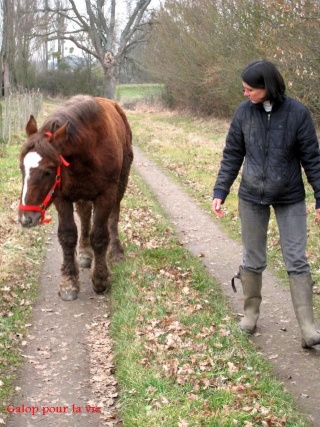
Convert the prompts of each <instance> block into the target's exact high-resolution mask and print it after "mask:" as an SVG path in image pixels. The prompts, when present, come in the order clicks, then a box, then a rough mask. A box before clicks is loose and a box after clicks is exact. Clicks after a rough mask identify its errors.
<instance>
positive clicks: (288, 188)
mask: <svg viewBox="0 0 320 427" xmlns="http://www.w3.org/2000/svg"><path fill="white" fill-rule="evenodd" d="M242 164H243V169H242V177H241V183H240V187H239V197H241V198H242V199H245V200H248V201H251V202H254V203H261V204H275V203H295V202H299V201H301V200H303V199H304V198H305V190H304V185H303V181H302V172H301V166H302V167H303V169H304V171H305V173H306V176H307V179H308V181H309V183H310V184H311V186H312V188H313V191H314V195H315V199H316V207H317V208H320V151H319V144H318V140H317V136H316V132H315V128H314V125H313V122H312V119H311V116H310V114H309V112H308V110H307V108H306V107H305V106H304V105H303V104H301V103H300V102H298V101H296V100H294V99H292V98H289V97H288V96H284V97H283V102H281V103H279V104H278V105H274V106H273V109H272V111H271V113H267V112H266V111H265V110H264V108H263V105H262V104H252V103H251V102H250V101H245V102H243V103H241V104H240V106H239V107H238V109H237V111H236V113H235V115H234V117H233V120H232V122H231V126H230V129H229V133H228V136H227V140H226V146H225V148H224V151H223V159H222V162H221V166H220V170H219V173H218V177H217V180H216V183H215V186H214V197H217V198H220V199H222V200H223V201H224V200H225V198H226V197H227V195H228V193H229V191H230V187H231V186H232V184H233V182H234V180H235V179H236V177H237V175H238V173H239V171H240V168H241V166H242Z"/></svg>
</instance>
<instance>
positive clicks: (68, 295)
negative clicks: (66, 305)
mask: <svg viewBox="0 0 320 427" xmlns="http://www.w3.org/2000/svg"><path fill="white" fill-rule="evenodd" d="M59 296H60V298H61V299H62V300H63V301H74V300H76V299H77V298H78V292H77V291H75V290H68V291H59Z"/></svg>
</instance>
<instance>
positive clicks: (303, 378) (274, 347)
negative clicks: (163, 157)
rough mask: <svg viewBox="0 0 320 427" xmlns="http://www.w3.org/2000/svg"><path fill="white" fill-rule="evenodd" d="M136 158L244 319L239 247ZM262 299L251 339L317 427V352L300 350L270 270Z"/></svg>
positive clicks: (286, 296) (285, 298)
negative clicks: (233, 285)
mask: <svg viewBox="0 0 320 427" xmlns="http://www.w3.org/2000/svg"><path fill="white" fill-rule="evenodd" d="M134 155H135V160H134V167H135V169H136V170H137V172H138V173H139V175H140V176H141V177H142V179H143V180H144V181H145V182H146V183H147V184H148V185H149V186H150V188H151V189H152V191H153V193H154V194H155V195H156V197H157V198H158V200H159V202H160V203H161V205H162V206H163V208H164V209H165V210H166V212H167V213H168V214H169V216H170V218H171V220H172V222H173V224H174V225H175V227H176V230H177V231H178V233H179V235H180V239H181V242H182V243H183V244H184V245H185V247H186V248H188V249H189V250H190V251H191V252H192V253H193V254H194V255H196V256H199V255H200V254H204V257H202V258H201V259H202V260H203V263H204V265H205V267H206V268H207V269H208V271H209V272H210V274H212V275H213V276H214V277H215V278H216V280H217V281H218V282H219V283H220V284H221V288H222V290H223V292H224V294H225V295H226V296H227V298H228V300H229V303H230V306H231V308H232V310H233V311H234V312H235V313H242V310H243V302H242V300H241V298H242V290H241V285H240V283H239V282H238V283H237V288H238V292H237V293H236V294H235V293H233V291H232V289H231V286H230V280H231V278H232V276H233V275H234V274H236V273H237V272H238V268H239V265H240V263H241V260H242V249H241V245H240V244H238V243H237V242H235V241H233V240H232V239H230V238H229V237H227V236H226V234H225V233H224V232H223V231H222V230H221V229H220V228H219V225H218V224H217V222H216V221H214V220H213V218H212V217H211V216H210V215H209V214H207V213H205V212H203V211H202V210H201V209H200V208H199V207H198V206H197V204H196V202H195V201H194V200H192V199H191V198H190V197H189V196H187V195H186V194H185V193H184V192H183V191H182V190H181V188H180V187H179V186H178V185H177V184H175V183H174V182H172V181H171V180H170V179H169V178H168V177H167V176H166V175H165V174H164V173H162V172H161V171H160V170H159V169H158V168H157V167H156V165H155V164H154V163H153V162H152V161H150V160H149V159H148V158H147V157H145V156H144V155H143V153H142V152H141V150H139V149H138V148H137V147H135V150H134ZM209 191H210V190H209ZM262 295H263V301H262V306H261V317H260V319H259V322H258V329H257V333H256V334H255V336H254V337H253V338H252V339H253V341H254V342H255V344H256V345H257V348H258V349H259V350H260V349H261V352H262V353H263V354H264V356H265V357H266V358H267V359H269V360H270V361H271V362H272V364H273V367H274V372H275V374H276V375H277V377H278V378H279V379H280V380H281V381H282V382H283V384H284V386H285V387H286V389H287V390H288V391H289V392H290V393H291V394H292V396H293V397H294V399H295V401H296V403H297V406H298V407H299V408H300V410H301V411H302V412H303V413H305V414H306V415H307V416H308V417H309V419H310V421H311V423H313V425H314V426H315V427H319V426H320V421H319V420H320V369H319V361H320V348H319V347H320V346H318V347H317V348H314V349H311V350H304V349H302V348H301V345H300V331H299V328H298V324H297V321H296V318H295V315H294V312H293V306H292V303H291V297H290V291H289V289H286V288H285V286H284V285H283V284H282V283H281V282H280V280H279V279H277V278H276V277H275V276H274V275H272V273H271V272H269V271H268V270H267V271H266V272H264V274H263V289H262ZM317 320H318V319H317ZM317 323H319V322H317Z"/></svg>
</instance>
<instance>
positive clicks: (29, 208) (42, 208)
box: [19, 132, 70, 224]
mask: <svg viewBox="0 0 320 427" xmlns="http://www.w3.org/2000/svg"><path fill="white" fill-rule="evenodd" d="M45 135H47V136H52V133H51V132H45ZM62 164H63V165H64V166H66V167H68V166H69V165H70V163H68V162H67V161H66V159H65V158H64V157H63V156H60V163H59V164H58V166H57V173H56V180H55V182H54V184H53V186H52V187H51V189H50V191H49V193H48V194H47V195H46V197H45V199H44V201H43V202H42V204H41V205H40V206H32V205H23V204H22V203H20V204H19V210H20V211H31V212H41V218H40V222H41V223H42V224H48V223H49V222H50V221H51V218H50V217H49V218H45V216H46V209H47V207H48V205H49V202H50V200H51V198H52V196H53V193H54V191H55V189H56V188H57V187H58V188H59V187H60V185H61V165H62Z"/></svg>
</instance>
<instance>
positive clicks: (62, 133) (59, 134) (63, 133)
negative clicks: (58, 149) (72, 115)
mask: <svg viewBox="0 0 320 427" xmlns="http://www.w3.org/2000/svg"><path fill="white" fill-rule="evenodd" d="M67 127H68V122H67V123H65V124H64V125H63V126H61V128H59V129H58V130H57V131H56V132H55V133H54V134H53V138H54V140H55V141H61V140H63V141H65V140H66V138H67Z"/></svg>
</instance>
